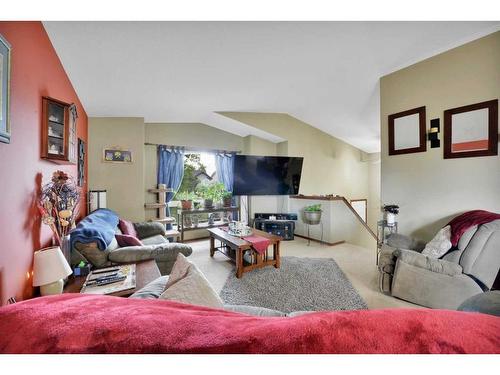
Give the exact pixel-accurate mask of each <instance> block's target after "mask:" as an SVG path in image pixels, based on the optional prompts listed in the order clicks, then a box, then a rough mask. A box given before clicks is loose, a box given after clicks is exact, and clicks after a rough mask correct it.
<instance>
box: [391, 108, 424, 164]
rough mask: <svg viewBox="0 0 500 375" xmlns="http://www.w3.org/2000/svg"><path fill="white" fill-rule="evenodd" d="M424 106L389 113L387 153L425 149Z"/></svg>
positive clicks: (408, 152) (421, 150)
mask: <svg viewBox="0 0 500 375" xmlns="http://www.w3.org/2000/svg"><path fill="white" fill-rule="evenodd" d="M425 138H426V135H425V107H419V108H414V109H410V110H408V111H403V112H399V113H395V114H392V115H389V155H399V154H410V153H413V152H423V151H426V150H427V144H426V141H425Z"/></svg>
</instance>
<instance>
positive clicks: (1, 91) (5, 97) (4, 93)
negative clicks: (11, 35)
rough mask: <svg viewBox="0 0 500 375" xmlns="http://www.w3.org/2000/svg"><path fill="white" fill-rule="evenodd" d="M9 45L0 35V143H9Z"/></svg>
mask: <svg viewBox="0 0 500 375" xmlns="http://www.w3.org/2000/svg"><path fill="white" fill-rule="evenodd" d="M10 50H11V47H10V44H9V42H7V40H5V38H4V37H2V35H0V86H1V87H0V142H4V143H10V66H11V54H10Z"/></svg>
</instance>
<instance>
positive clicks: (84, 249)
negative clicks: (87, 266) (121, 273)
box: [75, 238, 119, 267]
mask: <svg viewBox="0 0 500 375" xmlns="http://www.w3.org/2000/svg"><path fill="white" fill-rule="evenodd" d="M118 247H119V246H118V241H116V238H113V240H112V241H111V243H110V244H109V245H108V247H107V248H106V250H104V251H103V250H101V249H99V248H98V247H97V243H96V242H90V243H82V242H76V243H75V248H76V249H77V250H78V251H79V252H80V254H81V255H83V256H84V257H85V258H86V259H87V260H88V261H89V262H90V263H92V265H93V266H94V267H104V266H107V265H108V264H109V261H108V255H109V253H110V252H111V251H114V250H116V249H118Z"/></svg>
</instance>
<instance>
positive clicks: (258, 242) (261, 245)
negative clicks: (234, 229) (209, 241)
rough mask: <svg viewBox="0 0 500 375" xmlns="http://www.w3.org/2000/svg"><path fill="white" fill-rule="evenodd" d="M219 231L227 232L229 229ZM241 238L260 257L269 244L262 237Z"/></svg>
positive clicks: (224, 228) (267, 240)
mask: <svg viewBox="0 0 500 375" xmlns="http://www.w3.org/2000/svg"><path fill="white" fill-rule="evenodd" d="M221 229H222V230H224V231H226V232H228V231H229V228H227V227H223V228H221ZM242 238H243V239H244V240H245V241H248V242H250V243H251V244H252V247H253V248H254V250H255V251H256V252H258V253H259V254H261V255H262V254H264V253H265V252H266V250H267V247H268V246H269V244H270V243H271V241H269V239H267V238H265V237H262V236H256V235H254V234H252V235H250V236H246V237H242Z"/></svg>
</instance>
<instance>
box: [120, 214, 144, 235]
mask: <svg viewBox="0 0 500 375" xmlns="http://www.w3.org/2000/svg"><path fill="white" fill-rule="evenodd" d="M118 226H119V227H120V230H121V231H122V233H123V234H130V235H131V236H134V237H136V238H137V237H139V236H138V235H137V231H136V230H135V227H134V224H133V223H132V222H130V221H127V220H123V219H120V222H119V223H118Z"/></svg>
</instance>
